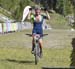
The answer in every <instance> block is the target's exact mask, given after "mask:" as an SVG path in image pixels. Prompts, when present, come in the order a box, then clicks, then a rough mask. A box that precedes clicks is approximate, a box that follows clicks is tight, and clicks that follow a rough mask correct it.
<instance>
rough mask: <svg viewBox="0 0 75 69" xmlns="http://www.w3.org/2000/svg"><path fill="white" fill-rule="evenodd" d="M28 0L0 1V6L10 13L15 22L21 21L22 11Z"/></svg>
mask: <svg viewBox="0 0 75 69" xmlns="http://www.w3.org/2000/svg"><path fill="white" fill-rule="evenodd" d="M29 3H30V0H0V6H1V7H3V8H5V9H7V10H8V11H10V12H11V13H12V16H13V17H14V18H15V19H16V20H21V17H22V13H23V9H24V7H25V6H26V5H29Z"/></svg>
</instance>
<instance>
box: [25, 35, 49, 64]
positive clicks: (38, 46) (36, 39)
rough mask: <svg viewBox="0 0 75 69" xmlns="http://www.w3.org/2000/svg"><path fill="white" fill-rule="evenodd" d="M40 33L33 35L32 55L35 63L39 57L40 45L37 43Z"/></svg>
mask: <svg viewBox="0 0 75 69" xmlns="http://www.w3.org/2000/svg"><path fill="white" fill-rule="evenodd" d="M26 35H29V36H32V35H31V34H26ZM45 35H48V34H43V35H42V37H43V36H45ZM40 38H41V37H40V35H39V34H35V35H34V45H35V46H34V53H33V54H34V56H35V65H37V63H38V61H39V58H40V57H41V53H40V51H41V49H40V45H39V39H40Z"/></svg>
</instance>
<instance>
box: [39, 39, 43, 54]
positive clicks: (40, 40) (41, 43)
mask: <svg viewBox="0 0 75 69" xmlns="http://www.w3.org/2000/svg"><path fill="white" fill-rule="evenodd" d="M39 44H40V52H41V53H42V47H43V41H42V38H41V39H39Z"/></svg>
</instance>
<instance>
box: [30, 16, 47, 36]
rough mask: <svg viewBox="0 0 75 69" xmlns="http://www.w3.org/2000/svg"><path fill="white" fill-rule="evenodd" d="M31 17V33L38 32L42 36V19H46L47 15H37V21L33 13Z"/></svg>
mask: <svg viewBox="0 0 75 69" xmlns="http://www.w3.org/2000/svg"><path fill="white" fill-rule="evenodd" d="M31 18H32V20H33V31H32V34H40V36H42V35H43V28H42V24H43V20H44V19H46V18H47V17H46V16H43V15H39V21H37V19H36V16H35V15H32V16H31Z"/></svg>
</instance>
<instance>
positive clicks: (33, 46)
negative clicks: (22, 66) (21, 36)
mask: <svg viewBox="0 0 75 69" xmlns="http://www.w3.org/2000/svg"><path fill="white" fill-rule="evenodd" d="M34 48H35V44H34V36H32V54H33V53H34Z"/></svg>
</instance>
